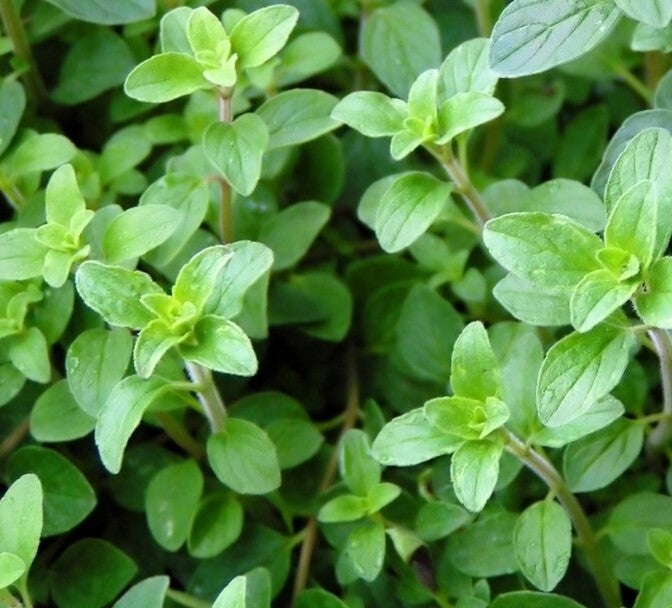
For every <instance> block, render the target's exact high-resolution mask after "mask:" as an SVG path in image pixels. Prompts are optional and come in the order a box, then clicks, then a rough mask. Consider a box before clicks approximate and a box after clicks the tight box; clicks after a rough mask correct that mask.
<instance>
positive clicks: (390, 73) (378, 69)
mask: <svg viewBox="0 0 672 608" xmlns="http://www.w3.org/2000/svg"><path fill="white" fill-rule="evenodd" d="M360 36H361V37H360V44H361V54H362V59H363V60H364V62H365V63H366V64H367V65H368V66H369V67H370V68H371V70H372V71H373V73H374V74H375V75H376V76H377V77H378V78H379V79H380V81H381V82H383V84H384V85H385V86H386V87H387V88H388V89H390V90H391V91H392V92H393V93H394V94H395V95H397V96H398V97H401V98H403V99H405V98H406V97H407V95H408V91H409V89H410V88H411V85H412V84H413V82H414V81H415V79H416V78H417V77H418V76H419V75H420V74H421V73H422V72H424V71H425V70H427V69H429V68H434V67H436V66H437V65H439V63H441V42H440V39H439V32H438V28H437V26H436V22H435V21H434V20H433V19H432V18H431V17H430V16H429V15H428V14H427V13H426V12H425V11H424V10H423V9H422V8H421V7H420V6H418V5H416V4H413V3H410V2H398V3H395V4H392V5H390V6H385V7H382V8H379V9H377V10H375V11H373V12H372V13H371V14H370V15H369V16H368V18H367V19H366V20H365V21H364V24H363V27H362V30H361V33H360ZM390 49H395V55H394V58H393V57H391V56H390Z"/></svg>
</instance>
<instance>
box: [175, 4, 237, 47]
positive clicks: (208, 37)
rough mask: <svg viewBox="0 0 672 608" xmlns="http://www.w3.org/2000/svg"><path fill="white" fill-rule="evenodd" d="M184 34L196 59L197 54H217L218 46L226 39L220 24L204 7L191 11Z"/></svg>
mask: <svg viewBox="0 0 672 608" xmlns="http://www.w3.org/2000/svg"><path fill="white" fill-rule="evenodd" d="M185 33H186V36H187V39H188V40H189V46H190V47H191V51H192V52H193V54H194V55H195V56H196V57H198V56H199V53H207V52H210V53H215V54H217V51H218V46H219V44H220V43H221V42H224V41H226V40H227V39H228V35H227V33H226V30H225V29H224V26H223V25H222V22H221V21H220V20H219V19H218V18H217V17H216V16H215V15H214V14H213V13H212V12H210V10H209V9H208V8H207V7H205V6H199V7H198V8H196V9H194V10H192V11H191V13H190V15H189V18H188V19H187V23H186V30H185ZM218 59H220V58H219V57H218Z"/></svg>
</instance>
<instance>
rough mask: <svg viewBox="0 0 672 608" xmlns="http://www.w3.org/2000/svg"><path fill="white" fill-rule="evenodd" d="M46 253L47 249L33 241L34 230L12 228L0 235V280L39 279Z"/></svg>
mask: <svg viewBox="0 0 672 608" xmlns="http://www.w3.org/2000/svg"><path fill="white" fill-rule="evenodd" d="M46 253H47V248H46V247H45V246H44V245H42V244H40V243H39V242H38V241H37V240H36V239H35V229H34V228H14V230H9V231H7V232H4V233H2V234H0V279H2V280H5V281H23V280H24V279H32V278H33V277H39V276H40V275H41V274H42V265H43V264H44V256H45V255H46Z"/></svg>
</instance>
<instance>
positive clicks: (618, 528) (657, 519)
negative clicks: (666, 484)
mask: <svg viewBox="0 0 672 608" xmlns="http://www.w3.org/2000/svg"><path fill="white" fill-rule="evenodd" d="M652 528H661V529H663V530H667V531H668V532H672V498H670V497H669V496H666V495H663V494H654V493H653V492H635V493H632V494H629V495H628V496H626V498H625V499H624V500H622V501H621V502H619V503H618V504H617V505H616V506H615V507H614V509H613V511H612V512H611V514H610V515H609V520H608V523H607V526H606V528H605V529H606V531H607V533H608V535H609V540H611V541H612V542H613V543H614V545H615V546H616V547H617V548H618V550H619V551H622V552H624V553H626V554H629V555H647V554H648V553H649V546H648V543H647V534H648V531H649V530H650V529H652Z"/></svg>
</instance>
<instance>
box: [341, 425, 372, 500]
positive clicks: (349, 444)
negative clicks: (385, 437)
mask: <svg viewBox="0 0 672 608" xmlns="http://www.w3.org/2000/svg"><path fill="white" fill-rule="evenodd" d="M339 469H340V472H341V477H342V478H343V481H344V482H345V485H346V486H348V488H349V489H350V491H351V492H354V493H355V494H358V495H359V496H366V495H367V494H368V493H369V491H370V490H371V488H373V487H374V486H376V485H377V484H378V483H380V465H379V464H378V463H377V462H376V461H375V460H374V458H373V456H372V455H371V445H370V442H369V438H368V436H367V435H366V433H365V432H364V431H361V430H359V429H350V430H349V431H348V432H347V433H346V434H345V435H344V436H343V438H342V440H341V445H340V453H339Z"/></svg>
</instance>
